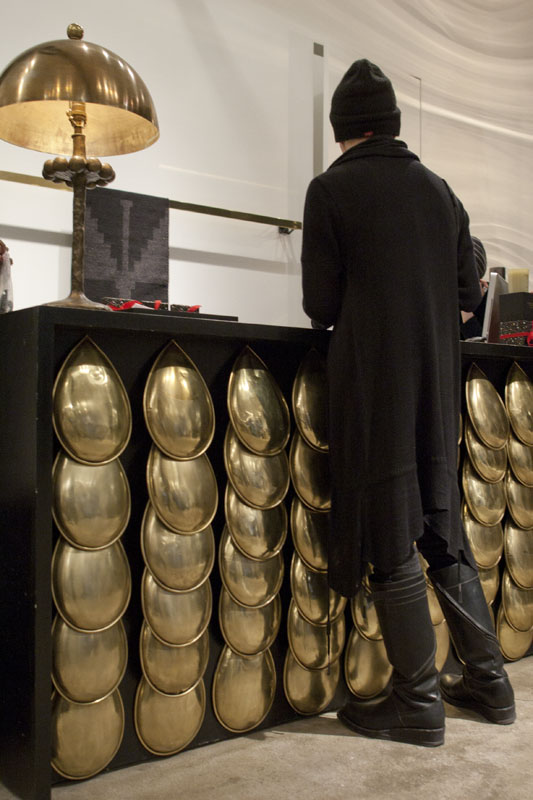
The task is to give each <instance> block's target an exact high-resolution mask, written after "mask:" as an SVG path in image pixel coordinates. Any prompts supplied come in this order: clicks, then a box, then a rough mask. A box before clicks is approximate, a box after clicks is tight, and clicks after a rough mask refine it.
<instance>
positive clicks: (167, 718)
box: [133, 678, 206, 756]
mask: <svg viewBox="0 0 533 800" xmlns="http://www.w3.org/2000/svg"><path fill="white" fill-rule="evenodd" d="M205 705H206V693H205V686H204V682H203V680H201V681H199V682H198V683H197V684H196V686H193V688H192V689H189V691H188V692H183V693H182V694H176V695H171V694H163V693H162V692H157V691H156V690H155V689H154V688H153V687H152V686H150V684H149V683H148V681H147V680H146V679H145V678H141V680H140V682H139V686H138V687H137V694H136V696H135V708H134V712H133V713H134V721H135V730H136V732H137V736H138V737H139V740H140V742H141V744H142V745H143V747H144V748H146V750H148V751H149V752H150V753H153V754H154V755H156V756H171V755H173V754H174V753H179V752H180V750H183V748H184V747H187V745H188V744H190V743H191V742H192V740H193V739H194V737H195V736H196V734H197V733H198V731H199V730H200V728H201V727H202V722H203V721H204V716H205Z"/></svg>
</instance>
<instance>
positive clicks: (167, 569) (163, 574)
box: [141, 501, 215, 592]
mask: <svg viewBox="0 0 533 800" xmlns="http://www.w3.org/2000/svg"><path fill="white" fill-rule="evenodd" d="M141 550H142V554H143V558H144V562H145V564H146V566H147V567H148V569H149V570H150V572H151V573H152V575H153V577H154V578H155V580H156V581H157V582H158V583H160V584H161V585H162V586H163V587H164V588H166V589H170V590H171V591H174V592H187V591H190V590H191V589H197V588H198V587H199V586H201V584H202V583H204V581H206V580H207V579H208V577H209V575H210V573H211V570H212V569H213V564H214V562H215V537H214V535H213V529H212V527H211V526H210V525H208V527H207V528H205V530H203V531H199V532H198V533H191V534H187V535H184V534H181V533H175V532H174V531H172V530H170V528H167V527H166V526H165V525H163V523H162V522H161V520H160V519H159V517H158V516H157V514H156V513H155V510H154V507H153V505H152V504H151V503H150V501H148V504H147V506H146V509H145V512H144V517H143V521H142V527H141Z"/></svg>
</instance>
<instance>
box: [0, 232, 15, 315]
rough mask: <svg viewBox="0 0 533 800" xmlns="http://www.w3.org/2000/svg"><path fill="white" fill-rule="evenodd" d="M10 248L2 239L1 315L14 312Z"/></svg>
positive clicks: (0, 270) (0, 262) (0, 246)
mask: <svg viewBox="0 0 533 800" xmlns="http://www.w3.org/2000/svg"><path fill="white" fill-rule="evenodd" d="M12 263H13V259H12V258H11V257H10V255H9V248H8V247H6V245H5V244H4V242H3V241H2V240H1V239H0V314H6V313H7V312H8V311H13V281H12V280H11V264H12Z"/></svg>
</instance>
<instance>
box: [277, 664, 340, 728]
mask: <svg viewBox="0 0 533 800" xmlns="http://www.w3.org/2000/svg"><path fill="white" fill-rule="evenodd" d="M340 675H341V667H340V659H337V661H335V662H334V663H333V664H332V665H331V666H330V668H329V669H328V667H326V668H325V669H305V667H302V666H301V665H300V664H299V663H298V662H297V661H296V659H295V658H294V656H293V654H292V652H291V650H290V649H289V650H287V655H286V656H285V665H284V668H283V688H284V691H285V697H286V698H287V702H288V703H289V705H290V706H291V708H293V709H294V710H295V711H296V712H297V713H298V714H302V715H303V716H311V715H313V714H320V713H322V711H324V710H325V709H326V708H327V707H328V706H329V704H330V703H331V701H332V700H333V698H334V696H335V692H336V691H337V686H338V684H339V679H340Z"/></svg>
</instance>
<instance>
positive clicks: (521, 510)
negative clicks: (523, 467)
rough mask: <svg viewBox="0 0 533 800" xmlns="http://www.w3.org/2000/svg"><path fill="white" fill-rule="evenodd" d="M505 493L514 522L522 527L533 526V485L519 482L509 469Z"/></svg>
mask: <svg viewBox="0 0 533 800" xmlns="http://www.w3.org/2000/svg"><path fill="white" fill-rule="evenodd" d="M505 493H506V495H507V507H508V508H509V513H510V515H511V517H512V518H513V522H514V523H515V524H516V525H519V526H520V527H521V528H533V487H529V486H524V485H523V484H522V483H519V482H518V481H517V480H516V479H515V477H514V475H513V473H512V472H511V470H510V469H509V470H507V475H506V478H505Z"/></svg>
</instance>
